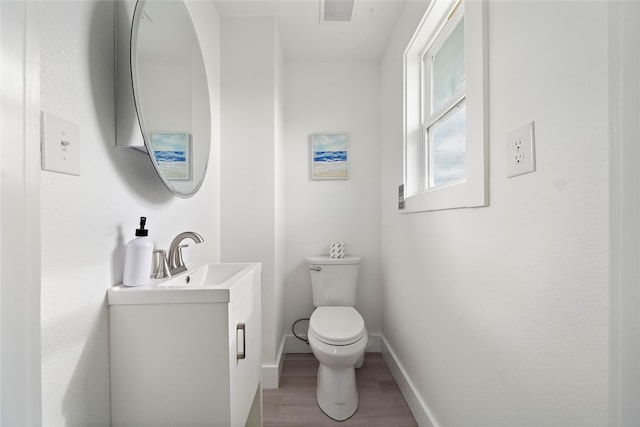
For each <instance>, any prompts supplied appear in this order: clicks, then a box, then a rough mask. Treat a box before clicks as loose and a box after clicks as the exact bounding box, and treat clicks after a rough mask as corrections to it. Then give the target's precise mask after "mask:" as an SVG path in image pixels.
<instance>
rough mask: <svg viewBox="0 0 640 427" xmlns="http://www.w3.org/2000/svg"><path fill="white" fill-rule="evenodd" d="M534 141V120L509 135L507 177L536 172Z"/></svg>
mask: <svg viewBox="0 0 640 427" xmlns="http://www.w3.org/2000/svg"><path fill="white" fill-rule="evenodd" d="M534 142H535V141H534V133H533V122H530V123H527V124H526V125H524V126H522V127H520V128H518V129H516V130H514V131H513V132H510V133H509V134H508V135H507V144H506V151H507V153H506V159H507V177H509V178H511V177H514V176H518V175H524V174H526V173H530V172H535V170H536V157H535V149H534V147H535V145H534Z"/></svg>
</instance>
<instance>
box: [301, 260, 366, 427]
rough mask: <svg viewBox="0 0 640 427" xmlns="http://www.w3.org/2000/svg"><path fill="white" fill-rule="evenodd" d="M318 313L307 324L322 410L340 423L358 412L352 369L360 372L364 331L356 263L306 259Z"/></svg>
mask: <svg viewBox="0 0 640 427" xmlns="http://www.w3.org/2000/svg"><path fill="white" fill-rule="evenodd" d="M307 264H308V265H309V272H310V274H311V287H312V288H313V305H314V306H316V309H315V310H314V312H313V313H312V314H311V319H310V320H309V332H308V335H307V337H308V339H309V345H310V346H311V350H312V351H313V354H314V355H315V356H316V359H318V361H319V362H320V366H319V368H318V385H317V388H316V396H317V399H318V405H319V406H320V408H321V409H322V410H323V411H324V412H325V414H327V415H328V416H330V417H331V418H333V419H335V420H338V421H342V420H346V419H347V418H349V417H350V416H352V415H353V414H354V413H355V412H356V410H357V409H358V389H357V387H356V373H355V368H356V367H357V368H359V367H361V366H362V363H363V361H364V351H365V348H366V346H367V341H368V337H367V329H366V328H365V326H364V320H363V319H362V316H361V315H360V313H358V312H357V311H356V309H355V308H354V305H355V303H356V286H357V282H358V269H359V267H360V258H359V257H356V256H346V257H344V258H330V257H328V256H313V257H309V258H307Z"/></svg>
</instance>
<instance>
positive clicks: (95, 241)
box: [39, 1, 220, 426]
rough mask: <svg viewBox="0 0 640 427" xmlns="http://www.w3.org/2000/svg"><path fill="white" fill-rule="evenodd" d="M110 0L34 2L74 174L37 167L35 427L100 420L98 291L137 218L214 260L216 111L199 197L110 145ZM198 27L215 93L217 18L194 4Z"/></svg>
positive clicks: (101, 313)
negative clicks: (75, 157) (77, 150)
mask: <svg viewBox="0 0 640 427" xmlns="http://www.w3.org/2000/svg"><path fill="white" fill-rule="evenodd" d="M114 5H115V3H114V2H102V1H77V2H42V3H40V4H39V11H40V20H39V33H40V43H41V58H40V60H41V65H42V68H41V74H40V76H41V109H42V110H44V111H47V112H49V113H52V114H54V115H57V116H60V117H62V118H64V119H67V120H70V121H73V122H75V123H77V124H78V125H79V127H80V139H81V144H82V160H81V161H82V174H81V176H79V177H75V176H70V175H63V174H57V173H51V172H44V171H43V172H42V173H41V183H42V184H41V192H42V200H41V204H42V210H41V223H42V235H41V243H42V405H43V409H42V411H43V424H44V425H67V426H75V425H77V426H86V425H103V426H108V425H109V371H108V369H109V367H108V356H109V353H108V341H107V338H108V337H107V330H108V329H107V328H108V325H107V308H106V304H105V293H106V290H107V289H108V288H109V287H111V286H112V285H114V284H117V283H119V282H120V281H121V279H122V271H123V256H124V245H125V244H126V242H127V241H128V240H129V239H131V238H132V237H133V232H134V229H135V228H136V225H137V222H138V217H139V216H142V215H144V216H147V218H148V222H147V225H148V227H149V229H150V237H151V239H152V240H153V241H154V243H155V245H156V247H160V248H164V249H166V248H167V247H168V245H169V243H170V241H171V239H172V238H173V237H174V236H175V235H176V234H178V233H179V232H182V231H185V230H194V231H197V232H199V233H201V234H202V236H203V237H204V239H205V242H204V243H203V244H201V245H197V246H196V245H191V246H190V247H189V248H188V249H187V250H185V258H186V260H187V262H189V261H198V260H200V261H202V260H205V259H209V260H218V259H219V256H220V255H219V239H220V233H219V202H218V200H219V175H218V174H219V160H218V151H219V127H220V126H219V119H218V117H217V114H218V111H219V108H218V107H217V105H213V106H212V111H213V115H214V123H213V146H212V156H213V160H212V163H211V164H210V167H209V171H208V175H207V178H206V180H205V183H204V184H203V186H202V188H201V190H200V192H199V193H198V194H197V195H196V196H194V197H193V198H191V199H187V200H183V199H177V198H175V197H173V196H172V195H171V194H170V193H169V192H168V191H167V190H166V189H165V188H164V187H163V186H162V184H161V182H160V180H159V179H158V177H157V176H156V173H155V172H154V170H153V168H152V166H151V162H150V160H149V159H148V158H147V157H146V155H145V154H142V153H140V152H137V151H135V150H130V149H126V148H116V147H115V139H114V138H115V123H114V96H113V93H114V72H113V68H114V62H113V58H114ZM192 7H196V8H197V11H196V12H197V13H195V14H194V20H195V22H196V25H202V24H204V23H205V22H206V25H207V29H206V31H204V33H205V34H207V37H208V41H206V42H205V43H203V47H204V48H205V49H204V50H205V62H206V63H207V66H208V72H209V73H210V78H211V79H212V81H213V86H212V89H213V91H212V100H213V102H214V104H215V103H216V102H217V100H218V99H219V84H218V82H219V70H218V68H217V67H218V65H217V64H218V63H219V60H218V56H219V46H218V44H219V36H218V31H219V17H218V14H217V11H216V10H215V8H214V7H213V5H212V4H211V3H197V2H194V5H193V6H192Z"/></svg>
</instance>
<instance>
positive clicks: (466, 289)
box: [381, 1, 609, 426]
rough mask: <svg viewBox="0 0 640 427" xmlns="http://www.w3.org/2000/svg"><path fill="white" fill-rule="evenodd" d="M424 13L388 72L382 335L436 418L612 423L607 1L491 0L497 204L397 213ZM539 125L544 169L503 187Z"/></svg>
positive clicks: (388, 61)
mask: <svg viewBox="0 0 640 427" xmlns="http://www.w3.org/2000/svg"><path fill="white" fill-rule="evenodd" d="M424 7H425V4H424V3H423V2H409V3H408V4H407V5H406V8H405V11H404V13H403V15H402V18H401V21H400V22H399V24H398V26H397V27H396V32H395V34H394V37H393V39H392V41H391V43H390V45H389V46H388V49H387V52H386V55H385V58H384V61H383V68H382V91H383V94H382V132H381V135H382V141H384V143H383V144H382V145H381V147H382V150H381V158H382V159H383V162H382V169H381V173H382V186H381V188H382V256H381V260H382V264H383V268H382V269H383V280H384V285H383V298H382V301H383V314H382V315H383V334H384V337H385V339H386V341H387V343H388V345H389V346H390V348H391V349H392V351H393V352H394V353H395V355H396V356H397V359H396V360H397V361H398V362H399V363H400V365H401V366H402V368H403V369H404V370H405V373H406V375H407V377H408V380H409V381H411V382H412V383H413V386H414V389H415V392H416V393H417V397H418V398H419V399H422V401H424V402H425V407H423V408H421V409H424V411H425V412H427V413H431V415H432V419H431V421H432V422H433V423H434V424H435V425H441V426H449V425H493V426H497V425H504V426H507V425H540V426H550V425H606V424H607V411H608V405H607V388H608V375H607V365H608V354H607V344H608V342H607V339H608V323H607V317H608V258H607V253H608V251H607V247H608V196H609V191H608V184H607V183H608V162H607V158H608V115H607V108H608V90H607V89H608V83H607V82H608V80H607V79H608V70H607V65H608V51H607V7H606V3H605V2H589V1H584V2H490V4H489V25H490V28H489V36H490V46H489V52H490V64H489V69H490V105H491V110H490V122H491V125H490V138H491V140H490V146H491V149H490V155H491V172H490V185H491V187H490V189H491V195H490V206H489V207H487V208H478V209H463V210H451V211H439V212H431V213H419V214H400V213H398V211H397V210H396V207H395V206H396V197H397V185H398V183H400V182H401V180H402V144H401V138H402V137H401V135H402V114H401V111H402V66H401V64H402V51H403V49H404V47H405V46H406V43H407V41H408V40H409V37H410V35H411V32H412V31H413V29H414V28H415V25H416V23H417V20H418V19H419V18H420V16H421V15H422V13H421V11H422V10H424ZM531 120H534V121H535V123H536V151H537V153H536V155H537V172H535V173H533V174H529V175H524V176H521V177H518V178H512V179H508V178H506V172H505V137H506V134H507V133H508V132H509V131H511V130H512V129H515V128H517V127H519V126H520V125H522V124H524V123H525V122H527V121H531ZM425 424H426V422H425Z"/></svg>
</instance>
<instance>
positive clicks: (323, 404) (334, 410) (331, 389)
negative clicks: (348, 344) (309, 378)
mask: <svg viewBox="0 0 640 427" xmlns="http://www.w3.org/2000/svg"><path fill="white" fill-rule="evenodd" d="M316 398H317V400H318V406H320V409H322V411H323V412H324V413H325V414H327V415H328V416H330V417H331V418H333V419H334V420H337V421H344V420H346V419H347V418H349V417H351V416H352V415H353V414H355V412H356V410H357V409H358V388H357V387H356V371H355V368H354V367H353V366H351V367H348V368H341V369H333V368H329V367H328V366H326V365H323V364H322V363H320V366H319V367H318V384H317V387H316Z"/></svg>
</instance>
